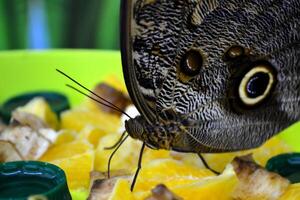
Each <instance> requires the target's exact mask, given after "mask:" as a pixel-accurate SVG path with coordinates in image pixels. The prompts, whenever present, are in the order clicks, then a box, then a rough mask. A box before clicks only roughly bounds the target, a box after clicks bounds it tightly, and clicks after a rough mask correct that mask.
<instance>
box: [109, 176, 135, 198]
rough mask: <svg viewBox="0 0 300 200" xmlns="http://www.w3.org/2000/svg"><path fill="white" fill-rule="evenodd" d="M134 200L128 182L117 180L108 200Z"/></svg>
mask: <svg viewBox="0 0 300 200" xmlns="http://www.w3.org/2000/svg"><path fill="white" fill-rule="evenodd" d="M120 199H122V200H134V196H133V194H132V193H131V191H130V185H129V182H128V180H125V179H118V180H117V182H116V184H115V186H114V189H113V191H112V193H111V195H110V197H109V200H120Z"/></svg>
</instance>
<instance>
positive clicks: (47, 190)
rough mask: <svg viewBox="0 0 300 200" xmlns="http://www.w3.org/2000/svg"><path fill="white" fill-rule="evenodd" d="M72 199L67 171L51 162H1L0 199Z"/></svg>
mask: <svg viewBox="0 0 300 200" xmlns="http://www.w3.org/2000/svg"><path fill="white" fill-rule="evenodd" d="M34 196H36V197H39V198H36V199H47V200H69V199H72V198H71V195H70V192H69V189H68V185H67V180H66V176H65V173H64V171H63V170H62V169H60V168H59V167H57V166H55V165H52V164H50V163H45V162H38V161H16V162H7V163H2V164H0V200H9V199H10V200H11V199H13V200H27V199H28V198H30V197H32V199H35V198H33V197H34Z"/></svg>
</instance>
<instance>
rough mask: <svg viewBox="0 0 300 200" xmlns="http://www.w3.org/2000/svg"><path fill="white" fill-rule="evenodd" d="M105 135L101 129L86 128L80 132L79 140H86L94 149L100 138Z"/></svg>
mask: <svg viewBox="0 0 300 200" xmlns="http://www.w3.org/2000/svg"><path fill="white" fill-rule="evenodd" d="M106 134H107V133H106V132H105V131H104V130H103V129H99V128H98V127H94V126H86V127H84V128H83V129H82V130H81V131H80V133H79V138H80V139H86V140H87V141H89V142H90V143H91V144H92V145H93V146H94V148H96V147H97V146H98V143H99V140H100V138H101V137H103V136H104V135H106Z"/></svg>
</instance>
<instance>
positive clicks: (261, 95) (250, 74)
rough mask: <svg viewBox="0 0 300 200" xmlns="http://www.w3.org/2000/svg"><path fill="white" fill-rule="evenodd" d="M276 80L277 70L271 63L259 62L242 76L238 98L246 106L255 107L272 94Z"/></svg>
mask: <svg viewBox="0 0 300 200" xmlns="http://www.w3.org/2000/svg"><path fill="white" fill-rule="evenodd" d="M276 82H277V81H276V73H275V70H274V69H273V68H272V67H271V66H269V65H263V64H258V65H256V66H254V67H253V68H252V69H250V70H249V71H247V72H246V73H245V75H244V76H243V77H242V79H241V81H240V84H239V86H238V98H239V99H240V102H241V103H242V104H243V105H244V106H247V107H252V108H253V107H254V106H257V105H260V104H261V103H262V102H263V101H264V100H266V99H267V98H268V97H269V96H270V95H271V93H272V91H273V88H274V87H275V84H276Z"/></svg>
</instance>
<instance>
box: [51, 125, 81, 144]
mask: <svg viewBox="0 0 300 200" xmlns="http://www.w3.org/2000/svg"><path fill="white" fill-rule="evenodd" d="M76 137H77V135H76V133H75V132H74V131H72V130H67V129H64V130H60V131H59V132H58V133H57V137H56V139H55V141H54V143H53V144H54V145H61V144H65V143H68V142H72V141H74V140H75V139H76Z"/></svg>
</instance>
